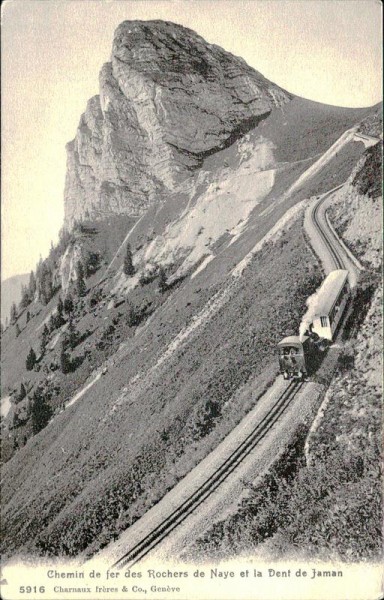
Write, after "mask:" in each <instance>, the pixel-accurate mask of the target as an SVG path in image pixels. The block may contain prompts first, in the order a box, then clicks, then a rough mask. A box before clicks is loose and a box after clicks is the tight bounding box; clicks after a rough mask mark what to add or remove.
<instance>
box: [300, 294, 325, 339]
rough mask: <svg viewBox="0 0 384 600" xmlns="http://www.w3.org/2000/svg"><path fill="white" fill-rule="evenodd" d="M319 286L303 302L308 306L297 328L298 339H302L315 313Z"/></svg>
mask: <svg viewBox="0 0 384 600" xmlns="http://www.w3.org/2000/svg"><path fill="white" fill-rule="evenodd" d="M320 288H321V286H320V287H318V288H317V290H316V292H315V293H314V294H312V295H311V296H309V297H308V298H307V299H306V301H305V304H306V305H307V307H308V310H307V312H306V313H305V315H304V316H303V318H302V319H301V323H300V328H299V337H300V341H301V342H302V341H303V337H304V335H305V333H306V332H307V331H308V329H309V326H310V325H311V324H312V321H313V318H314V316H315V315H316V313H317V306H318V301H319V297H320V294H319V291H320Z"/></svg>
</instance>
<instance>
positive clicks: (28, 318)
mask: <svg viewBox="0 0 384 600" xmlns="http://www.w3.org/2000/svg"><path fill="white" fill-rule="evenodd" d="M30 318H31V313H30V312H29V310H27V317H26V323H28V321H29V320H30Z"/></svg>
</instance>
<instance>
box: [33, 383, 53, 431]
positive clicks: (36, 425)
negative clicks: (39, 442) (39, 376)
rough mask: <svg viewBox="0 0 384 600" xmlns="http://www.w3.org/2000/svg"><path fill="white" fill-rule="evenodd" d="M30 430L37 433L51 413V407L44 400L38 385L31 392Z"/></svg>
mask: <svg viewBox="0 0 384 600" xmlns="http://www.w3.org/2000/svg"><path fill="white" fill-rule="evenodd" d="M31 414H32V430H33V434H34V435H36V433H39V431H41V430H42V429H43V428H44V427H45V426H46V425H48V422H49V419H50V418H51V415H52V409H51V407H50V406H49V404H48V403H47V401H46V398H45V395H44V392H43V390H42V389H41V388H40V387H39V388H37V390H36V391H35V393H34V394H33V402H32V409H31Z"/></svg>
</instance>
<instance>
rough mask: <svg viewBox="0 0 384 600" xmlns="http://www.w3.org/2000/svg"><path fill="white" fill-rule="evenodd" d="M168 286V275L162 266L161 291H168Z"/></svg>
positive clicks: (160, 274)
mask: <svg viewBox="0 0 384 600" xmlns="http://www.w3.org/2000/svg"><path fill="white" fill-rule="evenodd" d="M167 288H168V286H167V276H166V274H165V270H164V267H160V270H159V291H160V292H161V293H162V294H163V293H164V292H165V291H166V289H167Z"/></svg>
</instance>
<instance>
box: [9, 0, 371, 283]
mask: <svg viewBox="0 0 384 600" xmlns="http://www.w3.org/2000/svg"><path fill="white" fill-rule="evenodd" d="M381 17H382V15H381V2H380V1H379V0H251V1H242V0H168V1H159V0H153V1H151V0H147V1H144V0H61V1H55V0H8V2H4V3H3V5H2V273H1V276H2V279H5V278H7V277H10V276H12V275H15V274H17V273H24V272H28V271H30V270H31V269H33V268H34V267H35V265H36V262H37V260H38V258H39V255H40V254H42V256H43V257H45V256H46V255H47V253H48V251H49V246H50V242H51V240H53V241H56V240H57V234H58V231H59V229H60V227H61V225H62V223H63V215H64V210H63V191H64V180H65V168H66V154H65V144H66V143H67V142H68V141H70V140H71V139H73V137H74V136H75V134H76V128H77V125H78V122H79V119H80V115H81V113H82V112H84V109H85V106H86V102H87V100H88V99H89V98H90V97H91V96H93V95H94V94H97V93H98V74H99V70H100V68H101V66H102V64H103V63H104V62H106V61H108V59H109V56H110V51H111V46H112V39H113V33H114V30H115V28H116V27H117V26H118V25H119V23H121V21H124V20H127V19H143V20H148V19H164V20H168V21H174V22H176V23H180V24H181V25H185V26H186V27H190V28H191V29H193V30H195V31H196V32H197V33H199V34H200V35H201V36H203V37H204V38H205V39H206V40H207V41H208V42H210V43H215V44H218V45H219V46H222V47H223V48H225V49H226V50H228V51H229V52H232V53H233V54H236V55H238V56H241V57H242V58H244V59H245V60H246V61H247V63H248V64H250V65H251V66H252V67H254V68H255V69H257V70H258V71H260V72H261V73H262V74H263V75H264V76H265V77H267V78H268V79H270V80H272V81H273V82H274V83H276V84H278V85H280V86H281V87H283V88H285V89H287V90H288V91H290V92H292V93H294V94H297V95H299V96H303V97H305V98H310V99H312V100H317V101H319V102H325V103H328V104H336V105H341V106H371V105H373V104H375V103H377V102H379V101H380V100H381V98H382V88H381V78H382V63H381V38H382V32H381Z"/></svg>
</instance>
